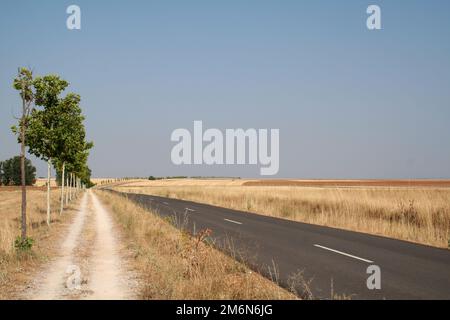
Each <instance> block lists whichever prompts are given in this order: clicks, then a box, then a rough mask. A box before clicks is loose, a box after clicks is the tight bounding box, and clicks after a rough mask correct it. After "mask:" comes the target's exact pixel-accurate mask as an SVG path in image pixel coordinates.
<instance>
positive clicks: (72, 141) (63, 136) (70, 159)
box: [53, 93, 93, 214]
mask: <svg viewBox="0 0 450 320" xmlns="http://www.w3.org/2000/svg"><path fill="white" fill-rule="evenodd" d="M79 103H80V96H79V95H77V94H74V93H70V94H68V95H67V96H66V97H65V98H63V99H62V100H61V101H60V102H59V104H58V105H57V107H56V109H55V112H56V113H57V114H58V118H57V121H56V122H55V126H54V132H53V133H54V147H55V153H56V157H55V159H54V167H55V170H56V173H57V181H58V183H59V185H60V186H61V202H60V214H62V212H63V207H64V198H65V197H64V196H65V193H64V192H65V188H64V186H65V182H66V181H65V180H66V165H67V164H71V163H75V162H76V159H77V155H78V154H79V153H80V152H85V151H87V150H89V149H90V148H92V145H93V144H92V143H86V141H85V139H86V132H85V127H84V124H83V121H84V119H85V118H84V116H83V115H82V111H81V108H80V106H79ZM86 160H87V158H86Z"/></svg>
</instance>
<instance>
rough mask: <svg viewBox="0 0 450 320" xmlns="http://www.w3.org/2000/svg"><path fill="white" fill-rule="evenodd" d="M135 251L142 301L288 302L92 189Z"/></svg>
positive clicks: (139, 211)
mask: <svg viewBox="0 0 450 320" xmlns="http://www.w3.org/2000/svg"><path fill="white" fill-rule="evenodd" d="M96 193H97V194H98V195H99V196H100V197H101V199H102V202H103V203H104V204H106V205H108V206H110V208H111V209H112V210H111V211H112V213H113V215H114V217H115V218H116V220H117V222H118V224H119V225H120V226H122V228H123V230H124V231H125V232H124V233H125V234H126V241H128V243H129V245H130V248H131V249H132V250H133V252H135V256H134V260H135V267H136V269H137V270H140V273H141V274H142V277H143V281H142V282H143V285H142V289H141V298H143V299H293V298H295V296H294V295H292V294H290V293H289V292H287V291H286V290H284V289H282V288H280V287H279V286H277V285H276V284H274V283H273V282H271V281H269V280H267V279H266V278H264V277H262V276H261V275H259V274H257V273H254V272H252V271H250V269H249V268H247V267H246V266H245V265H244V264H242V263H240V262H237V261H236V260H234V259H232V258H230V257H229V256H227V255H225V254H223V253H221V252H220V251H218V250H216V249H214V248H213V247H211V246H210V245H208V244H207V243H206V242H205V240H206V239H207V238H208V236H209V235H210V234H211V232H213V231H211V230H203V231H201V232H199V233H198V234H197V235H196V236H195V237H192V236H190V235H189V234H187V233H184V232H182V231H180V230H179V229H177V228H175V227H174V226H173V225H172V224H170V223H169V222H168V221H166V220H164V219H163V218H161V217H159V216H158V215H157V214H155V213H152V212H149V211H148V210H144V209H143V208H141V207H139V206H137V205H136V204H134V203H133V202H131V201H129V200H127V199H125V198H123V197H121V196H119V195H116V194H111V193H109V192H105V191H96Z"/></svg>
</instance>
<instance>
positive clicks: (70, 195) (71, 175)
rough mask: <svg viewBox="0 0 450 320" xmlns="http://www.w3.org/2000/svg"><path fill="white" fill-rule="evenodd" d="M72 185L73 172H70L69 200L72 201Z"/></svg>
mask: <svg viewBox="0 0 450 320" xmlns="http://www.w3.org/2000/svg"><path fill="white" fill-rule="evenodd" d="M72 185H73V173H72V172H71V173H70V185H69V188H70V189H69V201H72Z"/></svg>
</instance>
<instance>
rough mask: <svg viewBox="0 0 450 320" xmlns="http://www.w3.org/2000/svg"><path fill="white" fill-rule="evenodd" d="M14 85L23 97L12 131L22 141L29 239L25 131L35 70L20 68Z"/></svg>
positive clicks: (24, 207) (23, 233) (24, 216)
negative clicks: (20, 111)
mask: <svg viewBox="0 0 450 320" xmlns="http://www.w3.org/2000/svg"><path fill="white" fill-rule="evenodd" d="M13 87H14V89H16V90H17V91H19V94H20V98H21V99H22V116H21V117H20V119H19V129H18V128H17V127H12V131H13V132H14V133H15V134H18V135H19V138H18V139H19V143H20V172H21V185H22V204H21V241H26V240H27V189H26V176H25V144H26V140H25V133H26V130H27V127H28V118H29V116H30V113H31V111H32V110H33V100H34V93H33V72H32V71H31V70H28V69H26V68H20V69H19V70H18V74H17V77H16V78H15V79H14V82H13Z"/></svg>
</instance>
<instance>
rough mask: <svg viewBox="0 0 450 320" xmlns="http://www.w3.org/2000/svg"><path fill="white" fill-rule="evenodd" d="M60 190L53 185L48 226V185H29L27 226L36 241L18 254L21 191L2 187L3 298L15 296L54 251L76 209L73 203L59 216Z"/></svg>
mask: <svg viewBox="0 0 450 320" xmlns="http://www.w3.org/2000/svg"><path fill="white" fill-rule="evenodd" d="M59 194H60V193H59V190H58V189H56V188H55V189H52V193H51V195H52V196H51V206H52V225H51V226H50V227H48V226H47V223H46V216H47V202H46V201H47V198H46V197H47V194H46V188H37V187H27V203H28V205H27V229H28V236H29V237H31V238H33V240H34V244H33V248H32V251H31V252H27V253H23V254H19V253H18V252H16V251H15V249H14V240H15V239H16V237H17V236H19V235H20V204H21V191H20V188H18V187H0V300H1V299H11V298H15V297H16V296H15V295H16V294H17V290H20V286H21V285H23V284H24V283H26V282H27V281H28V280H29V278H30V277H31V275H32V273H33V272H34V270H36V269H37V268H38V267H39V266H40V265H41V264H42V263H43V262H45V260H46V259H48V257H49V256H50V255H51V254H52V252H53V248H54V246H55V245H56V244H57V243H58V241H57V238H58V236H59V234H60V233H61V230H62V228H64V226H65V224H66V223H68V221H69V220H70V216H71V215H70V213H73V210H74V209H75V207H74V206H72V205H70V206H69V207H67V208H66V209H65V213H64V214H63V215H62V216H60V215H59Z"/></svg>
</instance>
